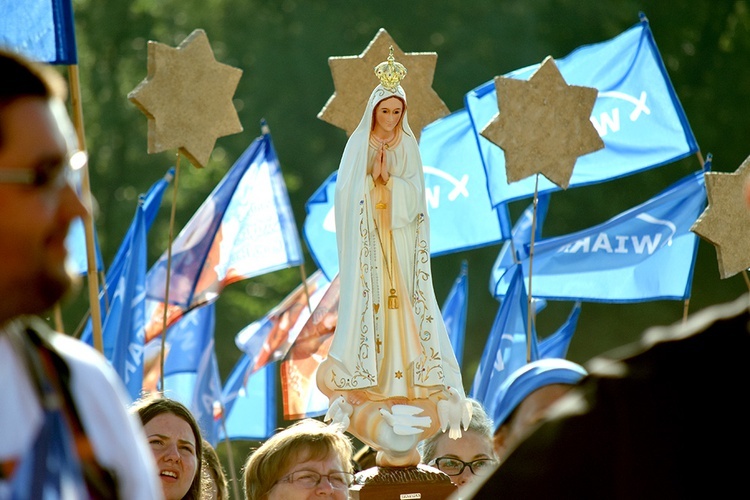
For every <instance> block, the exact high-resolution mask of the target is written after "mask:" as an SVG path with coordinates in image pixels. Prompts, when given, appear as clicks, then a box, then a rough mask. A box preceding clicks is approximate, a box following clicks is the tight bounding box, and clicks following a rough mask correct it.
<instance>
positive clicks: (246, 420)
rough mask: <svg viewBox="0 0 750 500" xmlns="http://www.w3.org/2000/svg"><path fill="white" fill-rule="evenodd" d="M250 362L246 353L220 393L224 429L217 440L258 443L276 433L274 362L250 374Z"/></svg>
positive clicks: (251, 363)
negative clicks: (226, 439)
mask: <svg viewBox="0 0 750 500" xmlns="http://www.w3.org/2000/svg"><path fill="white" fill-rule="evenodd" d="M252 365H253V360H252V359H251V358H250V357H249V356H248V355H246V354H244V355H243V356H242V358H240V360H239V361H238V362H237V364H236V365H235V366H234V368H233V369H232V373H230V375H229V377H228V378H227V380H226V382H224V390H223V391H222V396H221V397H222V400H223V401H224V422H225V426H224V427H223V428H222V429H221V430H220V431H219V439H224V438H225V437H228V438H229V439H233V440H234V439H238V440H247V441H262V440H265V439H267V438H269V437H271V435H272V434H273V433H274V431H275V430H276V379H275V377H274V376H273V374H274V371H273V370H274V369H275V368H276V364H275V363H271V364H269V365H266V366H265V367H263V368H261V369H260V370H258V371H256V372H254V373H253V374H252V375H251V376H249V377H248V376H247V373H249V371H250V370H251V369H252Z"/></svg>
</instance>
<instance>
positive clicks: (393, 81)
mask: <svg viewBox="0 0 750 500" xmlns="http://www.w3.org/2000/svg"><path fill="white" fill-rule="evenodd" d="M375 76H377V77H378V78H380V84H381V85H382V86H383V87H384V88H385V89H386V90H390V91H391V92H393V91H395V90H396V87H398V85H399V83H401V80H403V79H404V77H405V76H406V68H405V67H404V65H403V64H401V63H398V62H396V60H395V59H394V58H393V45H391V46H390V50H389V54H388V60H386V61H383V62H382V63H380V64H378V65H377V66H375Z"/></svg>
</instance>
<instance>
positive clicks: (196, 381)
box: [146, 302, 221, 445]
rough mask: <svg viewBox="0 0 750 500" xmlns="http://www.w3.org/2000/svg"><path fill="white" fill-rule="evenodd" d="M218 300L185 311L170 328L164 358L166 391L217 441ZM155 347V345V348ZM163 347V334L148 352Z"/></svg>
mask: <svg viewBox="0 0 750 500" xmlns="http://www.w3.org/2000/svg"><path fill="white" fill-rule="evenodd" d="M215 324H216V311H215V302H212V303H210V304H207V305H205V306H202V307H197V308H195V309H193V310H192V311H190V312H188V313H187V314H185V315H184V316H183V317H182V318H180V320H179V321H178V322H177V323H175V324H174V325H172V326H171V327H170V328H169V329H168V330H167V338H166V341H165V343H166V345H165V351H166V355H165V359H164V386H163V387H162V388H161V389H162V390H163V391H164V394H166V395H167V396H169V397H170V398H172V399H176V400H178V401H180V402H181V403H183V404H184V405H185V406H187V407H188V408H190V411H191V412H192V413H193V415H195V418H196V419H197V420H198V423H199V424H200V427H201V430H202V431H203V437H205V438H206V439H207V440H208V441H209V442H210V443H211V444H212V445H215V444H216V442H217V441H218V432H219V426H218V422H217V421H216V420H215V419H214V415H218V414H220V412H221V378H220V376H219V368H218V364H217V362H216V353H215V351H214V330H215ZM154 347H155V348H154ZM160 347H161V337H157V338H156V339H154V340H152V341H151V342H149V346H148V347H147V348H146V350H147V351H149V352H152V351H156V350H157V349H159V348H160Z"/></svg>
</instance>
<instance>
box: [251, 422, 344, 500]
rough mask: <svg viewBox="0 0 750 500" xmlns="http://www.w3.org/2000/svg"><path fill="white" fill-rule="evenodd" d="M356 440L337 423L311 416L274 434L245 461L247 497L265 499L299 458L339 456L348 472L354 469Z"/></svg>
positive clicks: (256, 499)
mask: <svg viewBox="0 0 750 500" xmlns="http://www.w3.org/2000/svg"><path fill="white" fill-rule="evenodd" d="M352 449H353V448H352V442H351V441H350V440H349V438H348V437H346V436H345V435H344V433H342V432H341V431H339V430H338V429H337V428H335V427H331V426H328V425H326V424H324V423H322V422H320V421H318V420H314V419H311V418H307V419H304V420H300V421H299V422H296V423H295V424H292V425H290V426H289V427H287V428H286V429H284V430H282V431H279V432H277V433H276V434H274V435H273V436H271V437H270V438H269V439H268V440H266V442H265V443H263V444H262V445H261V446H260V448H258V449H257V450H256V451H255V452H254V453H253V454H252V455H250V456H249V457H248V459H247V461H246V462H245V467H244V471H243V483H244V487H245V498H247V499H248V500H262V499H264V498H266V495H268V492H269V491H271V488H273V487H274V485H275V484H276V483H277V482H278V480H279V479H281V475H282V474H283V473H284V471H286V470H287V469H289V467H290V466H291V465H292V464H293V463H296V462H302V461H306V460H323V459H325V458H327V457H329V456H330V455H331V454H334V455H336V456H338V458H339V460H340V461H341V465H342V466H343V467H344V470H345V472H352V469H353V468H352Z"/></svg>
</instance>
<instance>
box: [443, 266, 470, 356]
mask: <svg viewBox="0 0 750 500" xmlns="http://www.w3.org/2000/svg"><path fill="white" fill-rule="evenodd" d="M468 297H469V263H468V262H467V261H466V260H464V261H462V262H461V271H460V272H459V273H458V277H457V278H456V281H454V282H453V286H452V287H451V289H450V292H448V297H446V299H445V302H443V307H442V309H441V311H442V313H443V322H445V329H446V330H447V331H448V338H449V339H450V341H451V346H452V347H453V352H454V353H455V354H456V361H458V366H461V363H462V362H463V357H464V338H465V336H466V313H467V309H468V304H469V301H468Z"/></svg>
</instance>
